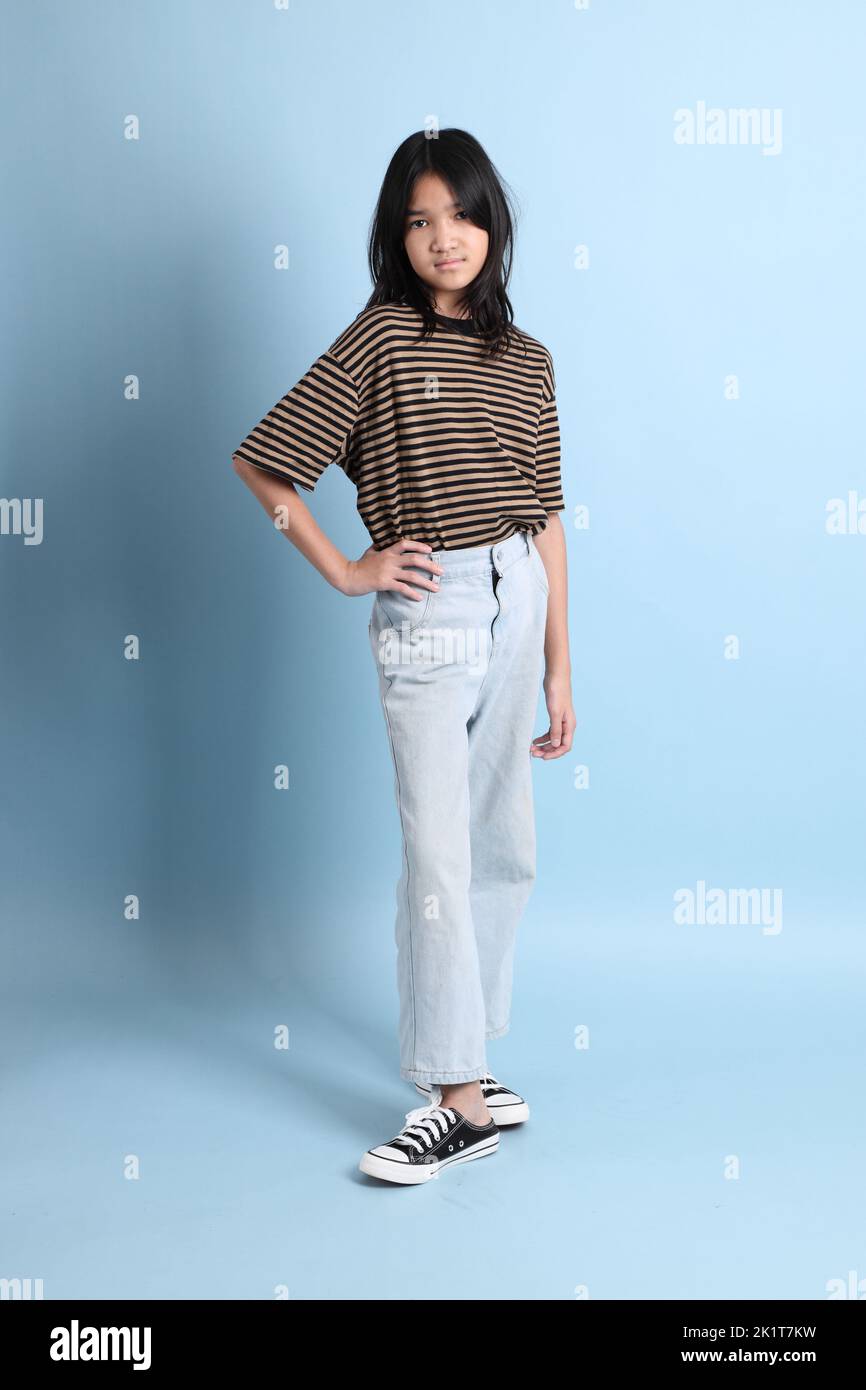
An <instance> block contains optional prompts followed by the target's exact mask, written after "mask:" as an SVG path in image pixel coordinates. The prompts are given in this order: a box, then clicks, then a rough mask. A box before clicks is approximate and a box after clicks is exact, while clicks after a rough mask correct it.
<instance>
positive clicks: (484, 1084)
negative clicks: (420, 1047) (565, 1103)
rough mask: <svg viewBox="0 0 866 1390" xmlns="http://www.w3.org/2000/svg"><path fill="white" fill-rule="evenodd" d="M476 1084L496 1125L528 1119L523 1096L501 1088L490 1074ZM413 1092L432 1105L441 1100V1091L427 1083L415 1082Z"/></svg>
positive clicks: (516, 1122)
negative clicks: (418, 1093) (423, 1097)
mask: <svg viewBox="0 0 866 1390" xmlns="http://www.w3.org/2000/svg"><path fill="white" fill-rule="evenodd" d="M478 1084H479V1085H480V1087H481V1094H482V1095H483V1097H484V1104H485V1105H486V1106H487V1109H488V1110H489V1111H490V1115H491V1117H492V1119H493V1120H495V1122H496V1124H497V1125H499V1126H502V1125H518V1124H522V1123H523V1121H524V1120H528V1119H529V1106H528V1105H527V1103H526V1101H525V1100H524V1099H523V1096H519V1095H518V1094H517V1092H516V1091H512V1090H509V1088H508V1087H507V1086H503V1084H502V1082H501V1081H497V1080H496V1077H495V1076H491V1074H490V1072H487V1073H486V1074H485V1075H484V1076H482V1077H481V1078H480V1080H479V1083H478ZM415 1090H416V1091H419V1092H420V1093H421V1095H422V1096H426V1097H427V1099H428V1101H429V1102H430V1104H432V1105H438V1104H439V1103H440V1101H441V1100H442V1091H441V1089H440V1088H439V1087H438V1086H437V1085H435V1083H434V1084H433V1085H432V1086H431V1084H430V1082H429V1081H416V1082H415Z"/></svg>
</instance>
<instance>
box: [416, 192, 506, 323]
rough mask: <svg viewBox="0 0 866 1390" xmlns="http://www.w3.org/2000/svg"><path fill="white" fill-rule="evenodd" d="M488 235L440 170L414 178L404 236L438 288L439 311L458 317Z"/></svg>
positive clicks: (421, 273)
mask: <svg viewBox="0 0 866 1390" xmlns="http://www.w3.org/2000/svg"><path fill="white" fill-rule="evenodd" d="M489 240H490V238H489V237H488V235H487V233H486V232H485V231H484V229H483V228H482V227H477V226H476V225H475V223H474V222H472V221H471V220H470V217H469V214H468V213H467V212H464V210H463V208H462V206H461V205H460V203H457V202H455V200H454V194H453V193H452V191H451V189H450V188H449V187H448V185H447V183H445V182H444V181H443V180H442V179H441V178H440V177H439V175H438V174H423V175H422V176H421V178H419V179H417V180H416V182H415V187H414V188H413V189H412V196H411V198H410V199H409V207H408V208H407V210H406V218H405V223H404V233H403V242H404V245H405V247H406V254H407V256H408V257H409V262H410V264H411V266H412V269H413V270H414V271H415V274H416V275H417V276H418V278H419V279H420V280H423V282H424V284H425V285H429V286H430V288H431V289H432V290H433V291H434V296H435V306H436V309H437V311H438V313H440V314H445V315H447V316H451V317H454V318H459V317H460V313H459V311H460V309H461V308H462V304H463V291H464V290H465V288H466V286H467V285H469V284H471V283H472V281H473V280H474V279H475V277H476V275H477V274H478V273H479V271H480V270H481V268H482V266H483V265H484V262H485V260H486V259H487V246H488V242H489Z"/></svg>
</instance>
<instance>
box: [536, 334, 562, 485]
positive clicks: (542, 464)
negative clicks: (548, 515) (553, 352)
mask: <svg viewBox="0 0 866 1390" xmlns="http://www.w3.org/2000/svg"><path fill="white" fill-rule="evenodd" d="M535 495H536V496H537V498H538V500H539V502H540V503H541V505H542V507H543V508H544V510H545V511H546V512H562V511H564V510H565V498H564V497H563V495H562V461H561V452H560V438H559V416H558V414H557V410H556V378H555V375H554V371H553V359H552V358H551V356H550V353H549V352H548V353H546V362H545V368H544V381H543V385H542V403H541V414H540V415H539V418H538V442H537V445H536V451H535Z"/></svg>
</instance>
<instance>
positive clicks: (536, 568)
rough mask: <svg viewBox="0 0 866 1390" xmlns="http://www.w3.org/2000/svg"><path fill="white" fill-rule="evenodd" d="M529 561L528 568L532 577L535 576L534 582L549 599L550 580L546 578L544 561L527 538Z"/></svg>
mask: <svg viewBox="0 0 866 1390" xmlns="http://www.w3.org/2000/svg"><path fill="white" fill-rule="evenodd" d="M529 560H530V567H531V569H532V573H533V575H534V576H535V580H536V582H537V583H538V584H539V585H540V587H541V589H542V590H543V592H544V593H545V594H547V595H548V597H549V596H550V580H549V579H548V577H547V570H546V569H545V567H544V561H543V560H542V558H541V556H540V554H539V553H538V548H537V546H536V544H535V542H534V540H533V539H532V537H531V536H530V538H529Z"/></svg>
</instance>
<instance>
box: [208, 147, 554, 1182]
mask: <svg viewBox="0 0 866 1390" xmlns="http://www.w3.org/2000/svg"><path fill="white" fill-rule="evenodd" d="M512 249H513V230H512V218H511V214H510V210H509V206H508V202H507V199H506V196H505V193H504V191H503V186H502V183H501V180H500V178H499V176H498V174H497V172H496V170H495V169H494V167H493V165H492V164H491V162H490V160H489V158H488V157H487V155H486V153H485V152H484V150H483V149H482V147H481V146H480V144H479V143H478V141H477V140H475V139H474V138H473V137H472V136H471V135H469V134H468V133H467V132H466V131H463V130H453V129H452V130H442V131H440V132H439V134H438V137H436V138H432V139H431V138H428V137H427V135H426V134H425V133H424V132H423V131H420V132H418V133H417V134H415V135H411V136H410V137H409V138H408V139H407V140H405V141H404V142H403V144H402V145H401V146H400V147H399V149H398V150H397V151H396V153H395V154H394V157H393V158H392V160H391V162H390V164H389V166H388V170H387V173H386V175H385V180H384V183H383V185H382V189H381V192H380V195H379V202H378V206H377V209H376V213H375V217H374V221H373V225H372V228H371V233H370V245H369V262H370V270H371V274H372V277H373V280H374V283H375V288H374V290H373V293H372V295H371V297H370V299H369V301H368V303H367V306H366V307H365V308H364V309H363V310H362V312H361V313H360V314H358V316H357V317H356V318H355V319H354V321H353V322H352V323H350V324H349V326H348V327H347V328H346V329H345V330H344V331H343V332H342V333H341V334H340V336H339V337H338V338H337V339H336V340H335V341H334V342H333V343H332V344H331V346H330V347H329V348H328V349H327V351H326V352H324V353H322V355H321V356H320V357H318V358H317V359H316V361H315V362H314V363H313V365H312V366H311V367H310V369H309V371H308V372H307V373H306V374H305V375H304V376H303V377H302V378H301V380H300V381H299V382H298V383H297V385H296V386H294V387H293V388H292V389H291V390H290V391H289V392H288V394H287V395H285V396H283V398H282V399H281V400H280V401H278V402H277V404H276V405H275V406H274V407H273V409H272V410H271V411H269V413H268V414H267V415H266V416H265V417H264V419H262V420H261V421H260V423H259V424H258V425H256V426H255V428H254V429H253V430H252V431H251V432H250V434H249V435H247V437H246V439H245V440H244V441H243V443H242V444H241V445H240V446H239V447H238V449H237V450H236V452H235V454H234V456H233V458H234V463H235V468H236V470H237V472H238V473H239V474H240V475H241V477H242V478H243V479H244V481H245V482H246V483H247V484H248V486H249V487H250V488H251V490H252V491H253V493H254V494H255V496H256V497H257V498H258V499H259V501H260V502H261V503H262V505H263V506H264V508H265V509H266V511H267V512H268V513H269V514H270V515H271V516H272V517H273V516H274V514H275V509H276V508H277V507H282V508H284V511H283V512H282V513H281V514H280V515H281V516H282V517H284V518H287V523H286V522H285V521H284V522H282V523H281V524H283V525H284V526H285V529H286V534H287V536H288V538H289V539H290V540H291V541H293V542H294V544H295V546H296V547H297V549H298V550H300V551H301V553H302V554H303V555H304V556H306V558H307V559H308V560H309V561H310V563H311V564H313V565H315V567H316V569H317V570H318V571H319V573H320V574H322V575H323V576H324V578H325V579H327V581H328V582H329V583H330V584H332V585H333V586H334V587H335V588H336V589H338V590H339V591H340V592H341V593H344V594H349V595H360V594H371V593H372V594H373V595H374V600H373V607H372V612H371V615H370V622H369V636H370V646H371V652H372V655H373V658H374V660H375V663H376V670H377V672H378V684H379V694H380V699H381V703H382V708H383V712H384V716H385V727H386V731H387V736H388V741H389V745H390V750H391V757H392V760H393V766H394V774H395V776H394V788H395V794H396V798H397V807H398V810H399V814H400V822H401V827H402V839H403V864H402V873H401V876H400V880H399V883H398V885H397V904H398V909H397V918H396V927H395V935H396V942H397V982H398V992H399V1001H400V1015H399V1044H400V1075H401V1076H402V1077H404V1078H405V1079H406V1080H407V1081H412V1082H414V1083H415V1085H416V1089H417V1090H418V1091H419V1092H420V1093H421V1094H422V1095H424V1097H425V1099H426V1100H427V1104H425V1105H423V1106H420V1107H417V1108H416V1109H413V1110H410V1111H409V1112H407V1114H406V1123H405V1125H404V1127H403V1128H402V1129H401V1131H400V1132H399V1134H397V1135H396V1136H395V1137H394V1138H393V1139H391V1140H390V1141H389V1142H387V1143H384V1144H379V1145H377V1146H376V1147H374V1148H371V1149H368V1150H367V1152H366V1153H365V1154H364V1156H363V1157H362V1159H361V1162H360V1165H359V1166H360V1168H361V1170H362V1171H363V1172H365V1173H368V1174H370V1175H371V1176H374V1177H377V1178H382V1179H385V1180H387V1181H389V1182H398V1183H420V1182H426V1181H427V1180H428V1179H429V1178H432V1177H434V1176H435V1175H436V1174H437V1173H438V1172H439V1170H440V1169H442V1168H444V1167H446V1166H447V1165H450V1164H452V1163H465V1162H467V1161H468V1160H469V1159H473V1158H480V1157H482V1156H483V1155H485V1154H492V1153H495V1152H496V1150H497V1148H498V1144H499V1127H500V1126H502V1125H507V1124H513V1123H515V1122H519V1121H522V1120H525V1119H526V1118H527V1117H528V1114H529V1107H528V1105H527V1104H526V1102H525V1100H524V1099H523V1098H522V1096H520V1095H518V1094H517V1093H516V1092H515V1091H512V1090H510V1089H509V1088H508V1087H506V1086H504V1085H502V1084H501V1083H500V1082H498V1081H497V1080H496V1079H495V1077H493V1076H492V1075H491V1074H490V1072H489V1071H488V1070H487V1063H486V1058H485V1043H486V1040H487V1039H489V1038H498V1037H501V1036H502V1035H503V1034H504V1033H505V1032H507V1030H508V1026H509V1022H510V1008H511V985H512V967H513V956H514V944H515V934H516V930H517V926H518V922H519V920H520V917H521V915H522V912H523V909H524V907H525V905H526V901H527V899H528V897H529V893H530V891H531V888H532V884H533V882H534V878H535V824H534V812H533V801H532V777H531V756H535V757H538V758H542V759H545V760H546V759H549V758H556V757H561V756H562V755H563V754H564V753H567V752H568V751H569V750H570V748H571V741H572V734H573V731H574V726H575V718H574V711H573V708H572V700H571V668H570V661H569V649H568V635H567V623H566V617H567V614H566V558H565V536H564V532H563V529H562V524H561V522H560V519H559V516H558V515H557V513H558V512H561V511H563V510H564V506H565V503H564V500H563V495H562V483H561V477H560V454H559V424H558V418H557V411H556V399H555V383H554V372H553V363H552V360H551V356H550V353H549V352H548V350H547V349H546V348H545V347H544V346H543V345H542V344H541V343H540V342H538V341H537V340H536V339H535V338H532V337H530V336H529V335H528V334H526V333H523V332H522V331H521V330H519V329H517V328H516V326H515V325H514V323H513V315H512V308H511V304H510V301H509V299H508V296H507V294H506V286H507V284H508V279H509V275H510V270H511V257H512ZM329 463H336V464H338V465H339V466H340V467H341V468H342V469H343V471H344V472H345V473H346V475H347V476H348V477H349V478H350V479H351V481H352V482H353V483H354V484H355V486H356V488H357V491H358V496H357V506H358V511H359V513H360V516H361V518H362V520H363V522H364V524H365V526H366V528H367V531H368V532H369V535H370V537H371V541H372V544H371V545H370V546H369V547H368V549H367V550H366V551H365V552H364V554H363V555H362V556H361V558H360V559H359V560H350V559H347V558H346V557H345V556H344V555H342V554H341V553H340V552H339V551H338V550H337V549H336V547H335V546H334V545H332V543H331V542H330V540H329V539H328V537H327V536H326V535H325V534H324V533H323V532H322V531H321V530H320V529H319V527H318V526H317V524H316V522H315V520H314V519H313V517H312V514H311V513H310V512H309V510H308V509H307V507H306V505H305V503H304V502H303V501H302V500H301V497H300V495H299V493H298V492H297V491H296V485H298V484H299V485H300V486H301V487H302V488H304V489H306V490H307V491H312V490H313V489H314V488H315V485H316V481H317V479H318V478H319V477H320V476H321V474H322V473H323V472H324V470H325V468H326V467H327V466H328V464H329ZM542 674H544V693H545V698H546V703H547V710H548V714H549V718H550V727H549V729H548V731H547V732H546V733H545V734H542V735H539V736H538V737H537V738H534V739H533V738H532V726H533V721H534V717H535V708H536V702H537V698H538V687H539V682H540V681H541V678H542Z"/></svg>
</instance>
